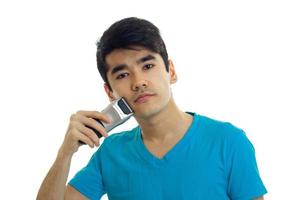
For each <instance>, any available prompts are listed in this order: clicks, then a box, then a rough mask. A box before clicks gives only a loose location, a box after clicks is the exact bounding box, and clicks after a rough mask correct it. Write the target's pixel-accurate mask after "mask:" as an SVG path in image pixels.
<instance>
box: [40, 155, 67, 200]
mask: <svg viewBox="0 0 300 200" xmlns="http://www.w3.org/2000/svg"><path fill="white" fill-rule="evenodd" d="M71 160H72V155H66V154H63V153H62V152H61V151H59V153H58V154H57V157H56V159H55V162H54V164H53V165H52V167H51V168H50V170H49V172H48V174H47V176H46V177H45V179H44V181H43V183H42V185H41V187H40V190H39V192H38V196H37V200H40V199H42V200H50V199H55V200H63V199H64V194H65V191H66V182H67V179H68V174H69V170H70V165H71Z"/></svg>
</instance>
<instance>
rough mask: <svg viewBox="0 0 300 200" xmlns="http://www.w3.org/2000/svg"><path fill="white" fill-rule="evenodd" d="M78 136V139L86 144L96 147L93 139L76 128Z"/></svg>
mask: <svg viewBox="0 0 300 200" xmlns="http://www.w3.org/2000/svg"><path fill="white" fill-rule="evenodd" d="M76 138H77V139H78V141H81V142H83V143H84V144H87V145H89V146H90V147H91V148H93V147H94V143H93V141H92V140H91V139H90V138H89V137H87V136H86V135H84V134H82V133H81V132H80V131H79V130H76Z"/></svg>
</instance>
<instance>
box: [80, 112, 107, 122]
mask: <svg viewBox="0 0 300 200" xmlns="http://www.w3.org/2000/svg"><path fill="white" fill-rule="evenodd" d="M77 113H78V114H80V115H84V116H86V117H89V118H96V119H99V120H100V121H103V122H105V123H110V122H111V119H110V118H109V117H108V116H107V115H105V114H103V113H101V112H98V111H84V110H81V111H78V112H77Z"/></svg>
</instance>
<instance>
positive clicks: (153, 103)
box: [105, 46, 177, 118]
mask: <svg viewBox="0 0 300 200" xmlns="http://www.w3.org/2000/svg"><path fill="white" fill-rule="evenodd" d="M106 63H107V66H108V71H107V78H108V81H109V83H110V85H111V88H112V89H113V91H112V92H111V91H109V89H108V87H107V86H106V85H105V90H106V92H107V94H108V96H109V98H110V100H114V99H115V98H118V97H124V98H125V99H126V101H127V102H128V103H129V105H130V107H131V108H132V109H133V110H134V112H135V116H137V117H141V118H147V117H150V116H152V115H155V114H157V113H159V112H160V111H161V110H162V109H163V108H164V107H165V106H166V105H167V104H168V103H169V100H170V98H172V95H171V88H170V84H172V83H175V82H176V79H177V77H176V73H175V70H174V67H173V64H172V62H171V61H169V63H170V64H169V69H170V70H169V72H167V71H166V68H165V64H164V62H163V59H162V57H161V56H160V55H159V54H157V53H154V52H152V51H149V50H147V49H145V48H142V47H137V46H134V50H133V49H115V50H113V51H112V52H111V53H110V54H108V55H107V56H106ZM144 94H149V95H150V96H146V97H145V98H142V99H139V100H137V99H138V97H139V96H140V95H144Z"/></svg>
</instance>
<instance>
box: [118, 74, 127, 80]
mask: <svg viewBox="0 0 300 200" xmlns="http://www.w3.org/2000/svg"><path fill="white" fill-rule="evenodd" d="M126 76H128V73H123V74H119V75H118V76H117V77H116V79H123V78H125V77H126Z"/></svg>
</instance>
